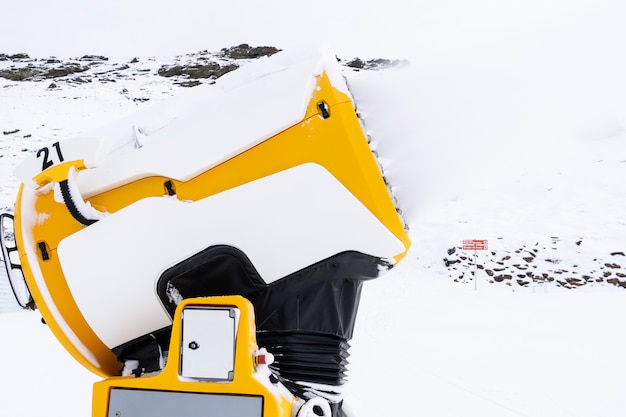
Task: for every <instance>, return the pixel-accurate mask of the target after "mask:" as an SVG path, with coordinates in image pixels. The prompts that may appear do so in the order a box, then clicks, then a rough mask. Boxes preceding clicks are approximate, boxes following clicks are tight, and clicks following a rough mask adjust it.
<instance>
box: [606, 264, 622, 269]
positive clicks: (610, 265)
mask: <svg viewBox="0 0 626 417" xmlns="http://www.w3.org/2000/svg"><path fill="white" fill-rule="evenodd" d="M604 266H606V267H607V268H611V269H620V268H621V267H622V266H621V265H619V264H616V263H606V264H604Z"/></svg>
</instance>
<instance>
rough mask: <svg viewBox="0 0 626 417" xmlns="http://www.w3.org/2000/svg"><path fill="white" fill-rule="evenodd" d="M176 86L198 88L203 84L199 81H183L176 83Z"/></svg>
mask: <svg viewBox="0 0 626 417" xmlns="http://www.w3.org/2000/svg"><path fill="white" fill-rule="evenodd" d="M174 84H176V85H180V86H181V87H196V86H198V85H200V84H202V82H200V81H198V80H191V81H182V82H179V83H174Z"/></svg>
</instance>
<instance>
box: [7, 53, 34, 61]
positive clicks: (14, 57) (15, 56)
mask: <svg viewBox="0 0 626 417" xmlns="http://www.w3.org/2000/svg"><path fill="white" fill-rule="evenodd" d="M9 59H10V60H11V61H20V60H23V59H30V56H28V54H25V53H18V54H13V55H9Z"/></svg>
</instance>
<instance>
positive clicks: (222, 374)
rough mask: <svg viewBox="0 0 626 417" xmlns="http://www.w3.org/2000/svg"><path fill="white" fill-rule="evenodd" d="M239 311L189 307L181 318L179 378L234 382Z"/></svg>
mask: <svg viewBox="0 0 626 417" xmlns="http://www.w3.org/2000/svg"><path fill="white" fill-rule="evenodd" d="M236 334H237V328H236V309H232V308H211V307H187V308H185V309H184V310H183V315H182V340H181V349H180V352H181V358H180V367H181V368H180V375H181V376H183V377H186V378H197V379H211V380H223V381H232V379H233V377H234V369H235V338H236Z"/></svg>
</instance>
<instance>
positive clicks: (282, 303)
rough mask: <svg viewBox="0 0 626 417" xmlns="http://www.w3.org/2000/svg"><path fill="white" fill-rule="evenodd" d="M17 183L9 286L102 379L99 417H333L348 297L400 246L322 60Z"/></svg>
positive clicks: (280, 59)
mask: <svg viewBox="0 0 626 417" xmlns="http://www.w3.org/2000/svg"><path fill="white" fill-rule="evenodd" d="M15 173H16V175H17V176H18V177H19V178H20V179H21V181H22V182H23V184H22V185H21V187H20V191H19V194H18V196H17V201H16V205H15V212H14V216H13V215H9V214H4V215H2V217H1V218H0V229H1V230H0V236H1V237H2V245H1V246H2V254H3V258H4V259H5V265H6V266H7V269H8V274H9V278H10V281H11V284H12V288H13V289H14V292H15V295H16V298H17V299H18V301H19V302H20V304H21V305H22V306H23V307H26V308H35V306H36V308H38V309H39V311H40V312H41V315H42V317H43V319H44V321H45V323H47V325H48V326H49V328H50V329H51V331H52V332H53V333H54V335H55V336H56V337H57V339H58V340H59V341H60V343H61V344H62V345H63V346H64V347H65V348H66V350H67V351H68V352H69V353H71V354H72V355H73V357H74V358H75V359H76V360H77V361H78V362H80V363H81V364H82V365H84V366H85V367H86V368H88V369H89V370H91V371H93V372H94V373H96V374H98V375H99V376H101V377H102V378H103V380H102V381H101V382H97V383H96V384H95V385H94V391H93V395H94V398H93V411H92V413H93V414H92V415H93V416H94V417H105V416H106V417H114V416H115V417H120V416H121V417H148V416H150V417H165V416H171V415H177V416H195V415H204V416H209V417H211V416H227V415H233V416H241V417H252V416H266V417H278V416H295V415H298V416H301V417H304V416H307V415H311V416H312V415H325V416H331V415H332V416H334V417H335V416H341V415H344V411H343V410H342V385H343V384H344V382H345V371H346V365H347V356H348V341H349V340H350V339H351V337H352V332H353V328H354V323H355V319H356V314H357V308H358V303H359V297H360V292H361V287H362V283H363V281H365V280H368V279H372V278H376V277H378V276H379V275H380V274H381V273H383V272H385V271H386V270H388V269H390V268H391V267H392V266H394V265H395V264H396V263H397V262H399V261H400V260H401V259H402V258H403V257H404V256H405V254H406V252H407V250H408V248H409V246H410V241H409V238H408V235H407V231H406V230H405V225H404V223H403V221H402V218H401V216H400V215H399V213H398V211H397V209H396V206H395V204H394V199H393V197H392V195H391V194H390V191H389V189H388V187H387V185H386V183H385V180H384V178H383V176H382V172H381V169H380V167H379V165H378V163H377V161H376V159H375V157H374V155H373V154H372V151H371V149H370V147H369V145H368V140H367V137H366V135H365V133H364V131H363V128H362V126H361V123H360V121H359V119H358V117H357V114H356V112H355V104H354V102H353V99H352V96H351V94H350V92H349V90H348V88H347V85H346V82H345V79H344V77H343V75H342V73H341V68H340V66H339V64H338V62H337V60H336V58H335V56H334V55H333V54H332V53H331V52H330V51H329V50H328V49H327V48H326V47H323V46H322V47H314V48H308V49H303V50H298V51H292V52H280V53H278V54H275V55H273V56H272V57H269V58H267V57H266V58H261V59H259V60H257V61H254V62H251V63H248V64H246V65H245V66H243V67H242V68H240V69H238V70H236V71H234V72H231V73H229V74H226V75H224V76H223V77H221V78H220V79H218V80H217V82H216V83H215V84H213V85H203V86H200V87H196V88H194V89H193V90H190V91H188V92H187V93H186V94H183V95H180V96H177V97H175V98H173V99H171V100H170V101H167V102H163V103H159V104H158V105H155V106H153V107H152V108H149V109H146V110H144V111H142V112H140V113H137V114H135V115H132V116H129V117H128V118H127V119H124V120H122V121H120V122H118V123H116V124H114V125H111V126H108V127H106V128H102V129H100V130H99V131H98V132H97V134H95V135H93V136H85V137H78V138H73V139H68V140H65V141H60V142H56V143H53V144H51V145H50V146H48V147H45V148H42V149H40V150H39V151H38V152H36V153H35V154H33V155H32V156H31V157H30V158H29V159H27V160H25V161H24V162H23V163H22V164H21V165H20V166H18V168H17V169H16V171H15ZM13 234H14V239H11V238H10V237H11V236H12V235H13ZM198 410H201V411H202V412H201V413H199V411H198Z"/></svg>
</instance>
